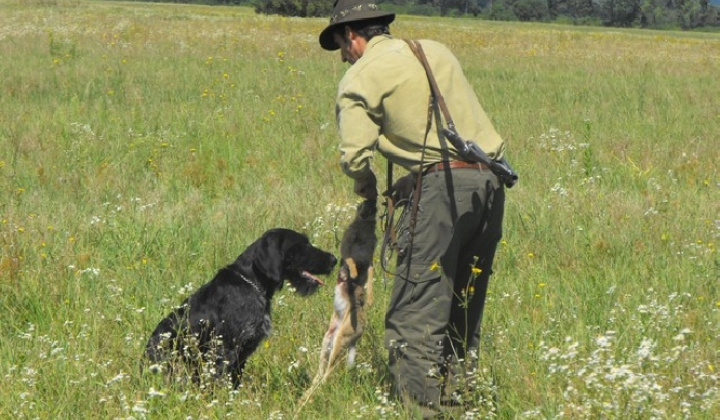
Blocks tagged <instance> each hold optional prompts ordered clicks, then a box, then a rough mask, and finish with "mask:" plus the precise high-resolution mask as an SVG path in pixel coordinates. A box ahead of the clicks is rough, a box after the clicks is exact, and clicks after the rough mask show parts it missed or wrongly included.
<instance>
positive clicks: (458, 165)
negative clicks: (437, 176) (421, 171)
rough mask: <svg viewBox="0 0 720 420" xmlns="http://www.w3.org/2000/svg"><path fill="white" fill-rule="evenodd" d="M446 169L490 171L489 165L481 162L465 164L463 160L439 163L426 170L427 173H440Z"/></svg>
mask: <svg viewBox="0 0 720 420" xmlns="http://www.w3.org/2000/svg"><path fill="white" fill-rule="evenodd" d="M445 169H488V167H487V165H485V164H484V163H479V162H465V161H463V160H451V161H449V162H439V163H436V164H434V165H431V166H430V167H429V168H427V169H426V170H425V173H426V174H427V173H430V172H440V171H444V170H445Z"/></svg>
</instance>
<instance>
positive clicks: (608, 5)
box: [600, 0, 641, 27]
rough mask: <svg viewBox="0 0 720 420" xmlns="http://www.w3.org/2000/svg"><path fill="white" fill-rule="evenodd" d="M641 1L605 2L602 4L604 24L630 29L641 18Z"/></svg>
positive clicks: (613, 0) (614, 0)
mask: <svg viewBox="0 0 720 420" xmlns="http://www.w3.org/2000/svg"><path fill="white" fill-rule="evenodd" d="M640 1H641V0H605V1H603V2H602V3H600V12H601V16H602V19H603V23H604V24H605V25H607V26H619V27H630V26H632V24H633V22H635V21H636V20H638V19H639V18H640Z"/></svg>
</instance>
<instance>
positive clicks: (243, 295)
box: [145, 229, 337, 387]
mask: <svg viewBox="0 0 720 420" xmlns="http://www.w3.org/2000/svg"><path fill="white" fill-rule="evenodd" d="M336 263H337V260H336V258H335V257H334V256H333V255H332V254H330V253H328V252H325V251H323V250H321V249H319V248H316V247H314V246H312V245H311V244H310V241H309V240H308V238H307V237H306V236H305V235H302V234H300V233H297V232H295V231H292V230H289V229H272V230H269V231H267V232H265V234H263V235H262V237H260V239H258V240H257V241H255V242H254V243H253V244H251V245H250V246H249V247H248V248H247V249H246V250H245V251H244V252H243V253H242V254H240V256H239V257H238V258H237V259H236V260H235V262H233V263H232V264H230V265H228V266H226V267H224V268H222V269H220V271H218V273H217V274H216V275H215V277H214V278H213V279H212V280H211V281H210V282H209V283H207V284H205V285H204V286H202V287H200V289H198V290H197V291H196V292H195V293H194V294H193V295H191V296H190V297H189V298H187V299H186V300H185V301H184V302H183V303H182V304H181V305H180V306H179V307H177V308H176V309H175V310H173V311H172V312H171V313H170V314H169V315H168V316H167V317H165V318H164V319H163V320H162V321H160V323H159V324H158V326H157V328H155V331H153V333H152V335H151V336H150V339H149V340H148V342H147V346H146V349H145V357H146V359H147V360H148V361H149V362H150V363H152V364H153V365H152V366H151V369H153V370H162V369H163V368H164V370H168V371H170V372H171V373H175V374H178V373H180V372H179V370H180V368H183V369H187V371H186V372H187V373H188V374H189V375H190V376H191V377H192V378H193V379H194V380H195V381H199V380H200V379H201V377H202V378H204V376H203V374H208V375H209V377H210V378H211V379H217V378H219V377H225V376H226V375H229V376H230V379H231V381H232V383H233V385H234V386H235V387H237V386H238V385H239V383H240V378H241V376H242V372H243V368H244V367H245V363H246V361H247V359H248V357H250V355H251V354H252V353H253V352H254V351H255V349H256V348H257V347H258V345H259V344H260V343H261V342H262V341H263V340H264V339H265V338H266V337H267V336H268V335H269V334H270V331H271V327H272V325H271V318H270V309H271V308H270V303H271V301H272V298H273V295H274V294H275V292H276V291H277V290H279V289H280V288H281V287H282V286H283V283H284V281H285V280H288V281H289V282H290V284H291V285H292V286H293V287H294V288H295V289H296V291H297V292H298V293H299V294H300V295H303V296H307V295H310V294H312V293H313V292H315V290H317V288H318V286H319V285H322V284H323V283H322V281H321V280H320V279H318V278H317V277H315V275H316V274H329V273H330V272H331V271H332V270H333V267H335V264H336Z"/></svg>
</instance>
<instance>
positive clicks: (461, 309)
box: [385, 168, 505, 417]
mask: <svg viewBox="0 0 720 420" xmlns="http://www.w3.org/2000/svg"><path fill="white" fill-rule="evenodd" d="M411 207H412V206H411V205H407V206H406V207H405V209H404V210H403V214H402V215H401V218H400V221H399V223H398V224H399V230H398V251H397V252H398V259H397V267H396V270H397V271H396V276H395V280H394V285H393V291H392V295H391V300H390V305H389V308H388V311H387V314H386V318H385V345H386V347H387V348H388V350H389V356H390V357H389V368H390V373H391V375H392V380H393V384H394V391H395V392H396V393H397V395H398V396H399V397H400V398H401V399H402V400H403V401H404V402H405V403H406V404H409V405H414V406H417V407H419V409H420V410H422V411H423V412H424V413H433V412H435V411H438V410H441V409H442V404H441V402H443V401H444V400H445V399H447V398H449V396H450V395H449V394H451V393H452V392H453V391H454V388H453V387H454V386H455V385H456V384H455V383H454V380H453V379H454V378H455V376H454V375H455V374H457V373H459V372H460V371H462V367H463V365H464V364H465V363H466V362H467V361H468V359H471V358H473V357H475V358H476V357H477V356H476V355H477V350H478V346H479V339H480V323H481V321H482V316H483V308H484V305H485V296H486V292H487V287H488V281H489V278H490V275H491V274H492V265H493V258H494V256H495V250H496V248H497V244H498V242H499V241H500V238H501V236H502V221H503V214H504V207H505V191H504V187H503V186H502V185H501V184H500V182H499V181H498V180H497V177H496V176H495V175H493V174H492V172H490V171H489V170H486V169H465V168H464V169H453V170H444V171H439V172H432V173H428V174H425V175H424V176H423V180H422V192H421V197H420V205H419V209H418V215H417V221H416V225H415V229H414V233H411V232H410V222H411V221H410V219H411V217H410V213H411ZM427 417H431V416H427Z"/></svg>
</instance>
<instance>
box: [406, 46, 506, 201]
mask: <svg viewBox="0 0 720 420" xmlns="http://www.w3.org/2000/svg"><path fill="white" fill-rule="evenodd" d="M405 41H406V42H407V43H408V45H409V46H410V49H411V50H412V52H413V53H414V54H415V56H416V57H417V58H418V60H420V63H422V65H423V67H424V68H425V73H426V74H427V77H428V81H429V82H430V89H431V90H432V95H433V97H434V98H435V101H436V102H437V104H438V106H439V107H440V110H441V111H442V113H443V116H444V117H445V122H446V123H447V128H445V127H443V129H442V131H443V134H444V135H445V138H446V139H448V140H449V141H450V143H451V144H452V145H453V147H455V149H456V150H457V151H458V153H459V154H460V156H461V157H462V158H463V159H465V160H466V161H468V162H476V163H482V164H485V165H486V166H487V167H488V168H490V170H491V171H492V173H493V174H495V176H497V177H498V179H499V180H500V182H502V183H503V184H504V185H505V186H506V187H507V188H512V187H513V185H515V184H516V183H517V181H518V174H517V173H515V171H514V170H513V168H512V167H511V166H510V164H509V163H508V162H507V160H505V158H503V159H500V160H494V159H490V156H488V155H487V153H485V152H484V151H483V150H482V149H481V148H480V146H478V145H477V143H475V142H473V141H469V140H465V139H463V138H462V137H461V136H460V134H458V132H457V130H456V129H455V123H454V122H453V120H452V118H451V117H450V111H448V109H447V105H445V99H444V98H443V96H442V94H441V93H440V88H439V87H438V85H437V82H436V81H435V76H434V75H433V73H432V70H430V64H429V63H428V62H427V58H426V57H425V52H424V51H423V49H422V45H420V43H419V42H417V41H414V40H405Z"/></svg>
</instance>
